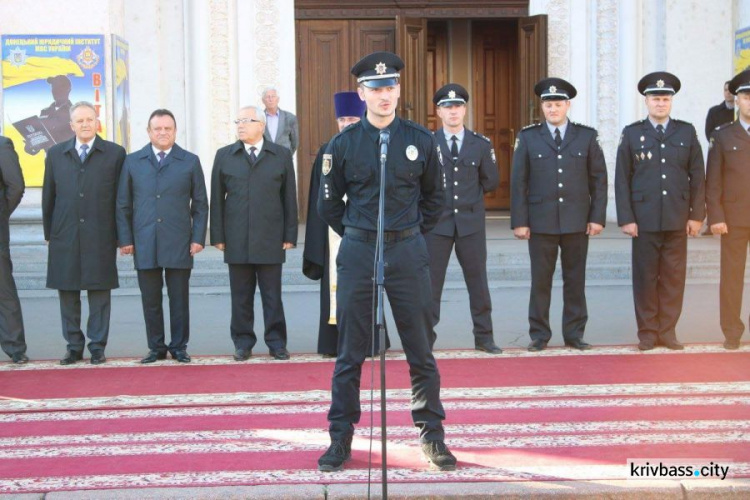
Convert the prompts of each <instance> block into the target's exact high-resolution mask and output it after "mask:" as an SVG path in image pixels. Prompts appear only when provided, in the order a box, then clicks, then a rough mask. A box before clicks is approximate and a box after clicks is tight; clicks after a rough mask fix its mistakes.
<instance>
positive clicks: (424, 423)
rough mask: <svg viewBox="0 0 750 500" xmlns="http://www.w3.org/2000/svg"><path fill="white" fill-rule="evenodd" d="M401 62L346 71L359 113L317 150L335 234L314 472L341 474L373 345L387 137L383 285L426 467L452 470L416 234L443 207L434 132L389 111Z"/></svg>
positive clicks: (426, 274) (381, 61) (382, 60)
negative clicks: (325, 440)
mask: <svg viewBox="0 0 750 500" xmlns="http://www.w3.org/2000/svg"><path fill="white" fill-rule="evenodd" d="M403 67H404V63H403V61H402V60H401V59H400V58H399V57H398V56H397V55H395V54H392V53H390V52H375V53H373V54H370V55H368V56H366V57H364V58H363V59H361V60H360V61H359V62H358V63H357V64H355V65H354V66H353V67H352V71H351V72H352V74H353V75H355V76H356V77H357V83H358V84H359V88H358V90H357V92H358V93H359V96H360V98H361V99H362V100H363V101H365V104H366V105H367V114H366V115H365V117H364V119H362V121H360V122H359V123H357V124H354V125H352V126H351V127H348V128H347V129H345V130H344V131H343V132H341V133H340V134H338V135H337V136H336V137H334V138H333V139H332V140H331V142H330V143H329V145H328V149H327V150H326V153H325V155H324V156H323V164H322V172H323V176H322V178H321V180H320V192H319V194H318V212H319V213H320V216H321V218H322V219H323V220H324V221H325V222H326V223H327V224H328V225H329V226H331V227H332V228H333V230H334V231H336V232H337V233H338V234H340V235H342V236H343V240H342V242H341V247H340V248H339V253H338V256H337V258H336V266H337V271H338V283H337V290H336V301H337V302H338V306H339V307H338V308H337V310H336V320H337V323H338V327H339V334H340V339H339V344H338V348H339V351H338V357H337V359H336V367H335V369H334V373H333V381H332V386H333V387H332V401H331V409H330V411H329V412H328V420H329V422H330V426H329V433H330V435H331V446H330V447H329V448H328V451H326V453H325V454H324V455H323V456H321V457H320V459H319V460H318V469H319V470H321V471H337V470H340V469H341V468H342V467H343V465H344V463H345V462H346V461H347V460H349V458H350V456H351V443H352V435H353V433H354V424H356V423H357V422H359V419H360V415H361V408H360V403H359V390H360V377H361V372H362V363H363V362H364V360H365V356H366V354H367V352H368V351H369V350H370V348H371V344H372V340H371V332H372V320H373V262H374V258H375V240H376V228H377V219H378V200H379V193H380V159H379V156H380V155H379V150H380V147H379V144H380V142H381V141H383V140H385V138H384V136H385V135H386V134H388V135H389V136H390V140H389V146H388V157H387V162H386V183H387V185H386V186H385V196H386V199H385V214H384V215H385V248H384V252H385V260H386V267H385V290H386V292H387V294H388V300H389V302H390V305H391V308H392V310H393V316H394V318H395V320H396V327H397V328H398V333H399V335H400V337H401V343H402V344H403V347H404V353H405V354H406V359H407V361H408V363H409V373H410V374H411V384H412V403H411V413H412V419H413V421H414V425H415V426H417V427H418V428H419V430H420V441H421V443H422V450H423V452H424V454H425V456H426V457H427V459H428V460H429V461H430V462H431V464H432V465H433V466H434V467H436V468H439V469H440V470H453V469H455V467H456V458H455V457H454V456H453V455H452V454H451V453H450V451H448V448H447V447H446V446H445V443H444V432H443V424H442V421H443V420H444V419H445V411H444V410H443V405H442V403H441V402H440V375H439V374H438V369H437V365H436V363H435V358H434V357H433V355H432V349H431V348H430V330H431V328H432V300H431V297H432V290H431V286H430V270H429V255H428V254H427V247H426V245H425V241H424V237H423V236H422V234H423V233H426V232H428V231H429V230H430V229H432V228H433V227H434V226H435V223H436V222H437V220H438V219H439V217H440V213H441V212H442V210H443V203H444V199H443V173H442V169H441V163H440V161H439V154H440V153H439V150H438V147H437V143H436V142H435V138H434V137H433V135H432V134H431V133H430V132H429V131H428V130H427V129H425V128H423V127H421V126H420V125H417V124H415V123H412V122H409V121H407V120H401V119H399V118H398V117H397V116H396V105H397V104H398V98H399V96H400V87H399V76H400V75H399V70H400V69H401V68H403ZM344 196H346V197H347V199H346V201H344V199H343V198H344Z"/></svg>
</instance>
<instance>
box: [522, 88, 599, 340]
mask: <svg viewBox="0 0 750 500" xmlns="http://www.w3.org/2000/svg"><path fill="white" fill-rule="evenodd" d="M534 92H535V93H536V95H538V96H539V97H540V98H541V100H542V112H543V113H544V118H545V122H544V123H540V124H536V125H530V126H528V127H526V128H525V129H523V130H522V131H521V133H520V134H519V135H518V138H517V139H516V144H515V146H514V149H515V152H514V154H513V168H512V173H511V212H510V217H511V219H510V222H511V227H512V228H513V234H514V235H515V237H516V238H519V239H525V240H528V241H529V255H530V257H531V297H530V299H529V335H530V336H531V343H530V344H529V347H528V349H529V351H532V352H534V351H541V350H543V349H545V348H546V347H547V343H548V342H549V340H550V338H551V336H552V332H551V328H550V325H549V306H550V297H551V294H552V276H553V274H554V272H555V265H556V263H557V253H558V248H559V249H560V261H561V264H562V275H563V324H562V327H563V331H562V333H563V339H564V341H565V345H567V346H570V347H573V348H574V349H579V350H587V349H590V348H591V346H590V345H589V344H588V343H587V342H584V340H583V334H584V329H585V328H586V322H587V321H588V309H587V307H586V256H587V254H588V245H589V237H590V236H596V235H597V234H599V233H600V232H601V231H602V229H603V228H604V224H605V222H606V216H607V165H606V164H605V161H604V153H602V148H601V146H600V145H599V138H598V135H597V132H596V130H595V129H593V128H591V127H587V126H585V125H581V124H578V123H574V122H571V121H570V120H568V110H569V109H570V99H573V98H574V97H575V96H576V94H577V92H576V89H575V87H573V85H571V84H570V83H569V82H567V81H565V80H563V79H561V78H547V79H544V80H541V81H540V82H538V83H537V84H536V86H535V87H534Z"/></svg>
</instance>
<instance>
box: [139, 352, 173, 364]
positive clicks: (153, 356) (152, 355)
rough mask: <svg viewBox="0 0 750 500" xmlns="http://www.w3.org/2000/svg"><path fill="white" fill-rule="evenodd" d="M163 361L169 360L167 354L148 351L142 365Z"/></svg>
mask: <svg viewBox="0 0 750 500" xmlns="http://www.w3.org/2000/svg"><path fill="white" fill-rule="evenodd" d="M161 359H167V353H166V352H159V351H148V355H147V356H146V357H145V358H143V359H142V360H141V363H143V364H144V365H147V364H149V363H156V362H157V361H159V360H161Z"/></svg>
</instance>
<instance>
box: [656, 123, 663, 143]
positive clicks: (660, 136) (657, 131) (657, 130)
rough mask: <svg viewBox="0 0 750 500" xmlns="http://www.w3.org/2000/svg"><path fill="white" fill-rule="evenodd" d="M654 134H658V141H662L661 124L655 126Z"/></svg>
mask: <svg viewBox="0 0 750 500" xmlns="http://www.w3.org/2000/svg"><path fill="white" fill-rule="evenodd" d="M656 133H657V134H659V140H660V141H663V140H664V125H662V124H661V123H660V124H658V125H657V126H656Z"/></svg>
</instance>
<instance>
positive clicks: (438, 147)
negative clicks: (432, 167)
mask: <svg viewBox="0 0 750 500" xmlns="http://www.w3.org/2000/svg"><path fill="white" fill-rule="evenodd" d="M436 149H437V154H438V161H439V162H440V166H442V167H444V166H445V163H443V152H442V151H440V144H438V145H437V148H436Z"/></svg>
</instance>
